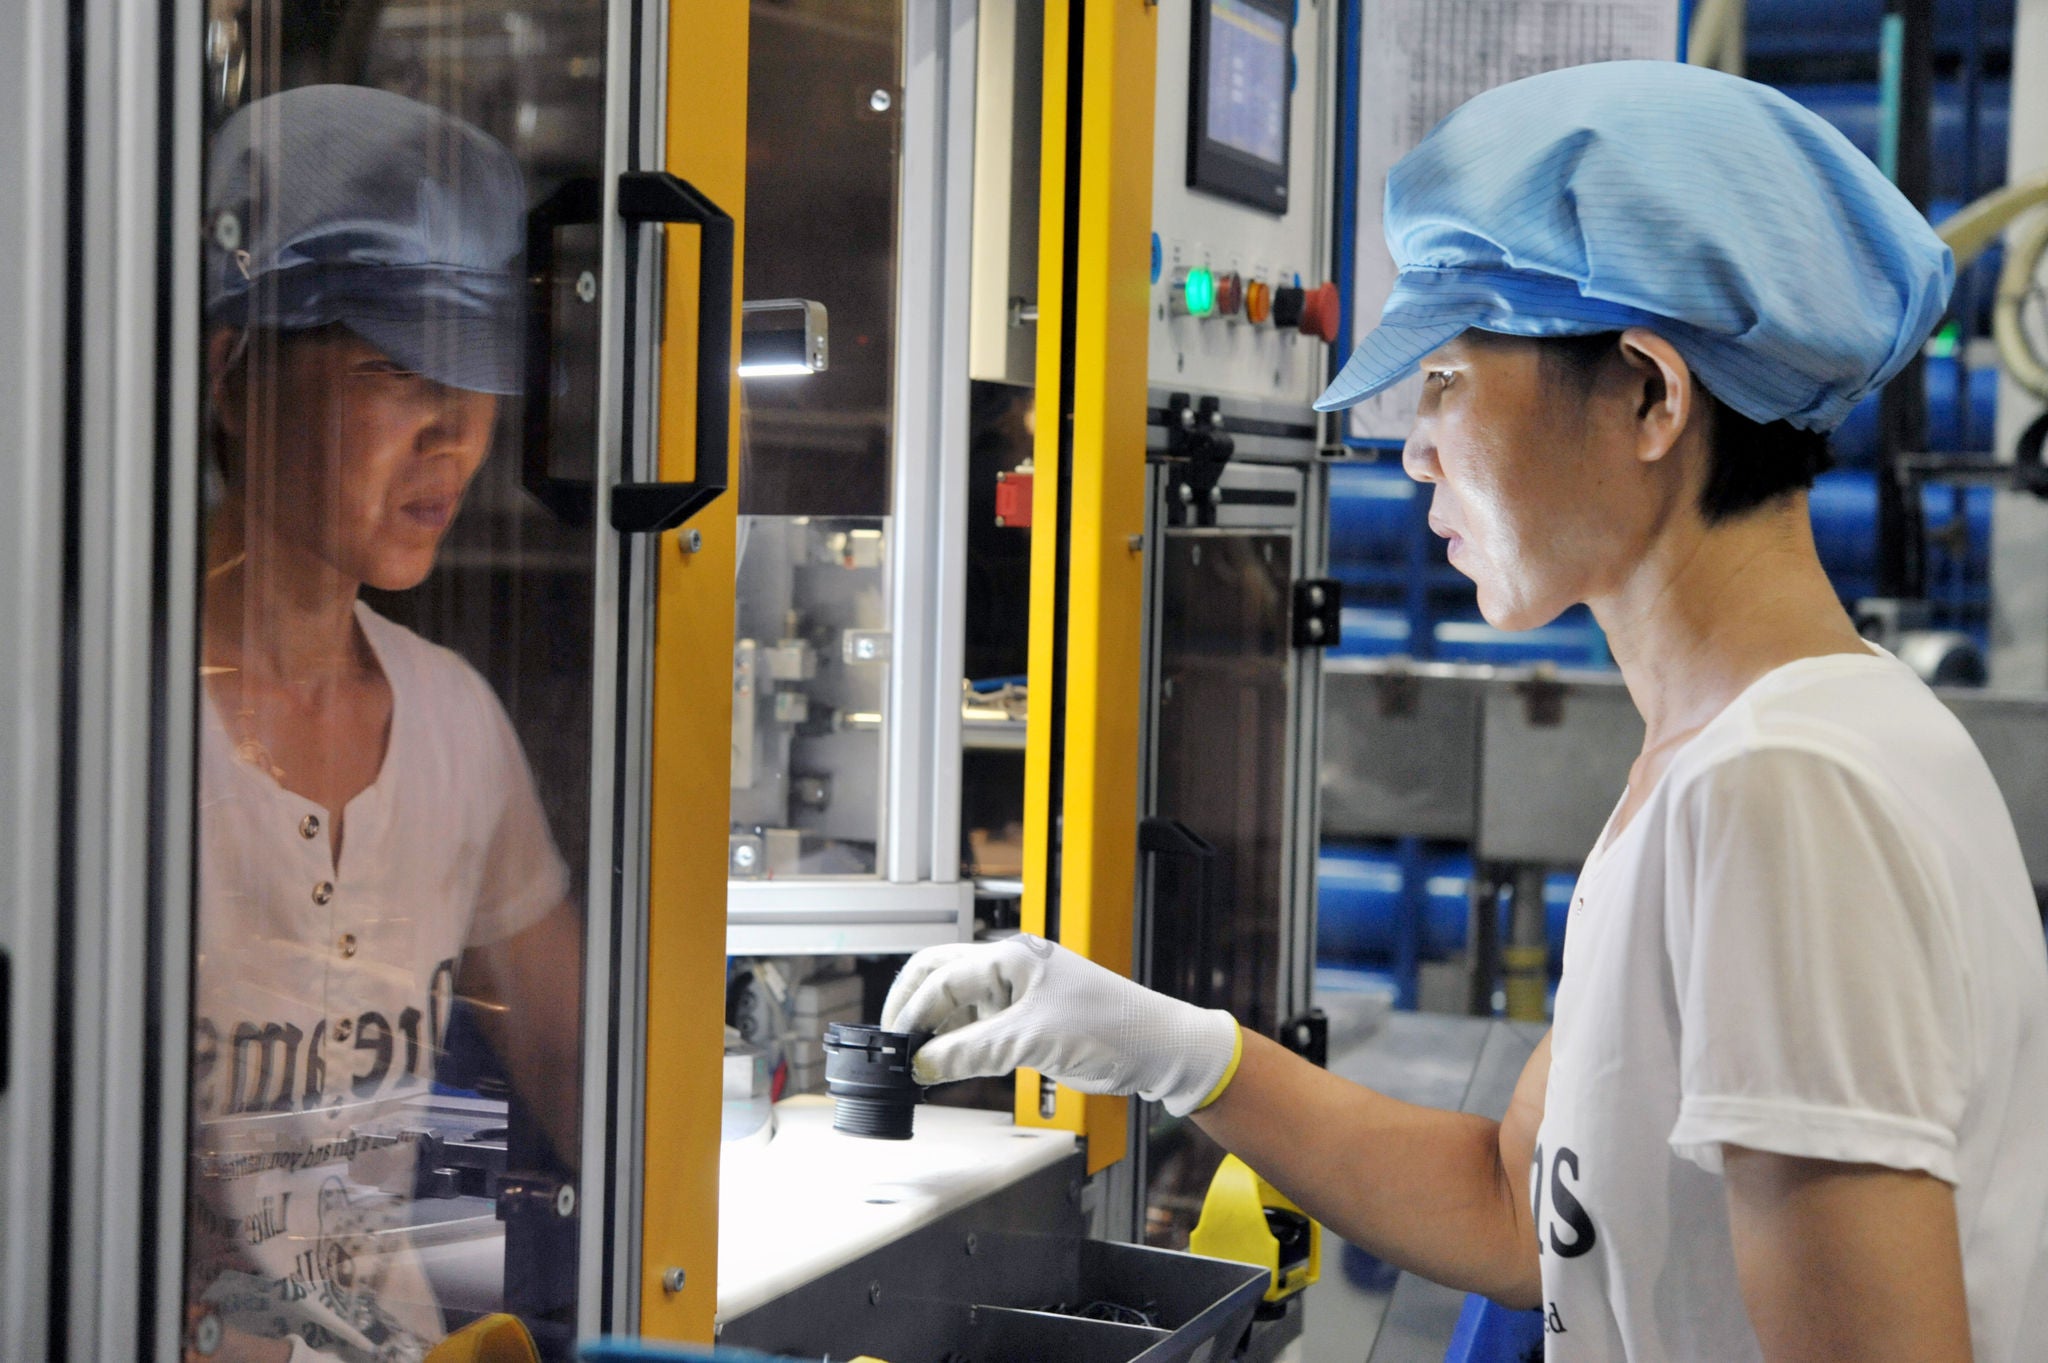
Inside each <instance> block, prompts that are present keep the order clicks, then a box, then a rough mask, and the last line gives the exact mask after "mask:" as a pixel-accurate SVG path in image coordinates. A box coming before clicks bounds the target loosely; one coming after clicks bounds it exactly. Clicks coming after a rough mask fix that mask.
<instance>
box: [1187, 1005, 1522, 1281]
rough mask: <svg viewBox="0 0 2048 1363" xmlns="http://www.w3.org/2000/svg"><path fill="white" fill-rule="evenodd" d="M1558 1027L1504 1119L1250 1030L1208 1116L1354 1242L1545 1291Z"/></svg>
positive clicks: (1201, 1118)
mask: <svg viewBox="0 0 2048 1363" xmlns="http://www.w3.org/2000/svg"><path fill="white" fill-rule="evenodd" d="M1549 1075H1550V1037H1549V1036H1548V1035H1547V1034H1546V1035H1545V1036H1544V1038H1543V1040H1542V1041H1541V1042H1539V1043H1538V1044H1537V1046H1536V1050H1535V1053H1534V1054H1532V1055H1531V1056H1530V1057H1529V1062H1528V1064H1527V1065H1526V1066H1525V1067H1524V1068H1523V1070H1522V1077H1521V1079H1520V1080H1519V1081H1518V1082H1517V1083H1516V1085H1515V1094H1514V1097H1513V1099H1512V1100H1511V1101H1510V1102H1509V1104H1508V1110H1507V1114H1506V1116H1505V1117H1504V1118H1503V1119H1502V1120H1501V1121H1498V1122H1494V1121H1489V1120H1487V1119H1486V1118H1484V1117H1476V1116H1472V1115H1470V1114H1467V1113H1460V1112H1444V1111H1440V1110H1438V1109H1436V1108H1428V1107H1417V1106H1415V1105H1414V1104H1412V1103H1403V1102H1399V1101H1397V1100H1395V1099H1392V1098H1389V1097H1387V1096H1385V1095H1384V1094H1380V1093H1375V1092H1373V1091H1372V1090H1371V1089H1367V1088H1363V1087H1361V1086H1359V1085H1357V1084H1354V1083H1352V1082H1351V1081H1349V1080H1347V1079H1341V1078H1339V1077H1338V1076H1336V1075H1334V1074H1331V1073H1330V1072H1329V1071H1327V1070H1323V1069H1319V1068H1317V1067H1316V1066H1314V1065H1312V1064H1310V1063H1309V1062H1308V1061H1306V1060H1303V1059H1302V1058H1301V1057H1300V1056H1297V1055H1295V1054H1294V1053H1293V1052H1291V1051H1289V1050H1287V1049H1286V1048H1285V1047H1283V1046H1281V1045H1279V1044H1278V1043H1277V1042H1274V1041H1269V1040H1267V1039H1266V1038H1265V1037H1262V1036H1256V1035H1253V1034H1252V1033H1250V1032H1247V1033H1245V1037H1244V1055H1243V1058H1242V1059H1241V1060H1240V1061H1239V1062H1238V1067H1237V1074H1236V1077H1234V1078H1233V1079H1232V1080H1231V1081H1230V1084H1229V1086H1228V1087H1226V1088H1225V1089H1224V1090H1223V1093H1222V1096H1221V1097H1219V1098H1217V1099H1216V1101H1215V1102H1213V1103H1211V1104H1210V1105H1209V1106H1208V1107H1205V1108H1203V1109H1201V1110H1200V1111H1198V1112H1197V1113H1195V1117H1194V1120H1195V1122H1196V1124H1197V1125H1199V1126H1200V1127H1201V1128H1202V1129H1203V1130H1204V1131H1206V1132H1208V1133H1209V1135H1210V1136H1211V1137H1213V1138H1214V1139H1215V1140H1216V1141H1217V1143H1218V1144H1220V1145H1222V1146H1223V1147H1224V1148H1226V1149H1228V1150H1229V1151H1231V1152H1232V1153H1233V1154H1235V1155H1237V1156H1238V1157H1239V1158H1240V1159H1242V1160H1243V1161H1244V1162H1245V1163H1247V1164H1249V1165H1251V1166H1252V1167H1253V1168H1254V1169H1257V1170H1258V1171H1259V1173H1260V1174H1261V1175H1263V1176H1264V1177H1265V1178H1266V1179H1267V1180H1268V1181H1269V1182H1271V1183H1272V1184H1273V1186H1275V1187H1276V1188H1278V1189H1280V1191H1282V1192H1283V1193H1286V1194H1287V1195H1288V1196H1289V1197H1291V1198H1293V1199H1294V1200H1295V1202H1297V1203H1298V1204H1300V1206H1301V1208H1302V1210H1303V1211H1305V1212H1307V1213H1308V1214H1309V1215H1310V1216H1313V1217H1314V1218H1315V1219H1316V1220H1318V1221H1320V1222H1322V1223H1323V1224H1324V1225H1326V1226H1328V1227H1329V1228H1330V1229H1331V1230H1332V1231H1334V1232H1336V1233H1337V1234H1338V1235H1341V1236H1342V1237H1344V1239H1345V1240H1346V1241H1348V1242H1350V1243H1351V1244H1354V1245H1357V1246H1358V1247H1359V1248H1360V1249H1363V1250H1365V1251H1367V1252H1368V1253H1371V1254H1373V1255H1376V1256H1377V1257H1379V1258H1381V1259H1384V1260H1386V1261H1387V1262H1388V1263H1390V1264H1394V1265H1396V1266H1397V1267H1400V1268H1404V1269H1409V1270H1411V1271H1413V1272H1416V1273H1419V1274H1421V1275H1422V1276H1423V1277H1425V1278H1429V1279H1432V1280H1434V1281H1436V1282H1440V1283H1444V1284H1446V1285H1447V1286H1450V1287H1455V1288H1459V1289H1462V1290H1464V1291H1468V1292H1479V1293H1482V1294H1484V1295H1485V1296H1488V1297H1491V1298H1493V1299H1494V1300H1496V1301H1499V1302H1502V1303H1503V1304H1505V1305H1509V1306H1517V1307H1531V1306H1535V1305H1536V1304H1537V1303H1538V1301H1539V1300H1540V1299H1541V1295H1542V1289H1541V1283H1540V1281H1539V1274H1538V1268H1537V1257H1536V1230H1535V1226H1534V1223H1533V1221H1532V1215H1531V1210H1530V1203H1529V1169H1530V1164H1531V1161H1532V1159H1533V1156H1534V1152H1535V1148H1536V1132H1537V1129H1538V1127H1539V1126H1540V1125H1541V1124H1542V1121H1543V1093H1544V1086H1545V1084H1546V1082H1547V1080H1548V1079H1549Z"/></svg>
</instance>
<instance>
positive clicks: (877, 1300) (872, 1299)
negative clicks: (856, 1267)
mask: <svg viewBox="0 0 2048 1363" xmlns="http://www.w3.org/2000/svg"><path fill="white" fill-rule="evenodd" d="M881 1304H882V1285H881V1284H880V1283H878V1282H876V1283H869V1284H868V1305H869V1306H880V1305H881Z"/></svg>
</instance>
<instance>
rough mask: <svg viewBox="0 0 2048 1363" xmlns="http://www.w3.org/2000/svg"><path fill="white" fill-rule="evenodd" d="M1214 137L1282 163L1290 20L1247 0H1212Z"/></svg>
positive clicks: (1211, 120) (1211, 113)
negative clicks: (1268, 11)
mask: <svg viewBox="0 0 2048 1363" xmlns="http://www.w3.org/2000/svg"><path fill="white" fill-rule="evenodd" d="M1208 75H1209V126H1208V128H1207V130H1206V131H1207V133H1208V136H1209V140H1210V141H1212V142H1220V143H1222V144H1223V145H1224V146H1226V147H1229V148H1231V149H1232V150H1233V151H1240V152H1243V153H1245V154H1246V155H1247V156H1254V157H1257V158H1258V159H1259V160H1261V161H1264V162H1266V163H1268V164H1269V165H1275V166H1278V165H1282V164H1284V163H1285V161H1286V156H1287V124H1286V119H1287V21H1286V20H1285V19H1282V18H1280V17H1278V16H1277V15H1273V14H1269V13H1267V12H1266V11H1265V10H1262V9H1258V8H1255V7H1254V6H1252V5H1249V4H1246V3H1244V0H1209V72H1208Z"/></svg>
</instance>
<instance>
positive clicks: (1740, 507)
mask: <svg viewBox="0 0 2048 1363" xmlns="http://www.w3.org/2000/svg"><path fill="white" fill-rule="evenodd" d="M1538 339H1539V344H1541V345H1542V347H1543V349H1542V351H1541V354H1542V356H1543V361H1542V362H1543V364H1544V365H1545V367H1546V368H1548V369H1549V370H1550V372H1551V373H1552V374H1555V375H1559V376H1561V377H1564V378H1566V379H1568V380H1569V381H1571V382H1573V383H1575V384H1577V385H1578V386H1579V387H1580V388H1581V389H1582V390H1588V391H1590V389H1591V387H1592V383H1593V373H1594V371H1595V370H1597V369H1598V368H1599V367H1600V365H1601V364H1602V363H1603V362H1605V361H1606V360H1607V359H1609V358H1610V357H1611V356H1613V355H1614V353H1615V352H1616V350H1617V349H1618V348H1619V346H1620V342H1621V333H1620V332H1618V331H1602V332H1598V333H1596V334H1594V335H1591V336H1546V337H1541V338H1538ZM1694 381H1695V382H1696V383H1697V382H1698V376H1697V375H1695V376H1694ZM1699 391H1700V395H1701V396H1702V397H1704V398H1705V399H1706V400H1707V412H1708V415H1709V417H1710V422H1709V426H1708V429H1709V431H1710V432H1711V435H1710V437H1709V444H1708V457H1707V482H1706V486H1704V487H1702V488H1701V489H1700V514H1701V515H1702V516H1704V517H1706V521H1707V524H1708V525H1719V524H1721V523H1722V522H1723V521H1729V520H1733V519H1735V518H1736V517H1737V516H1740V515H1742V514H1744V513H1745V512H1748V511H1754V510H1755V509H1756V508H1757V507H1760V506H1762V505H1764V504H1765V503H1767V502H1773V501H1776V500H1777V499H1779V498H1780V497H1784V496H1786V495H1787V494H1789V493H1793V492H1803V491H1805V490H1806V489H1808V488H1811V487H1812V486H1813V480H1814V479H1815V478H1817V477H1818V476H1820V475H1821V474H1823V473H1826V472H1827V471H1828V470H1829V469H1830V468H1833V467H1834V463H1835V460H1834V455H1833V454H1832V453H1830V452H1829V450H1828V438H1827V436H1826V434H1825V433H1823V432H1821V431H1803V430H1801V429H1799V428H1798V427H1797V426H1794V425H1793V424H1792V423H1791V422H1789V421H1769V422H1764V421H1752V420H1751V419H1750V418H1748V417H1746V416H1744V415H1743V414H1742V413H1740V412H1738V411H1736V410H1735V409H1734V408H1733V407H1730V406H1729V405H1728V404H1727V403H1725V402H1723V401H1721V400H1720V399H1719V398H1717V397H1715V396H1714V395H1713V394H1712V393H1711V392H1709V391H1708V390H1707V387H1706V385H1705V384H1699Z"/></svg>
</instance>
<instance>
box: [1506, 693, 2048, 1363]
mask: <svg viewBox="0 0 2048 1363" xmlns="http://www.w3.org/2000/svg"><path fill="white" fill-rule="evenodd" d="M1569 923H1570V926H1569V929H1568V931H1567V934H1566V939H1565V957H1564V977H1563V981H1562V983H1561V984H1560V985H1559V987H1558V991H1557V1011H1556V1021H1555V1027H1554V1029H1553V1031H1552V1035H1551V1047H1552V1049H1551V1063H1550V1086H1549V1092H1548V1097H1547V1100H1546V1107H1545V1111H1544V1118H1543V1126H1542V1131H1541V1134H1540V1137H1539V1146H1538V1149H1537V1153H1536V1160H1535V1164H1534V1169H1533V1174H1534V1176H1533V1178H1532V1180H1531V1194H1530V1196H1531V1201H1532V1203H1533V1204H1534V1206H1535V1210H1536V1230H1537V1236H1538V1239H1539V1242H1540V1244H1539V1249H1540V1252H1541V1263H1542V1271H1543V1297H1544V1317H1545V1322H1546V1326H1547V1329H1548V1331H1549V1334H1548V1336H1547V1344H1548V1352H1547V1355H1546V1356H1547V1357H1548V1358H1549V1359H1551V1360H1564V1361H1565V1363H1609V1361H1610V1360H1612V1361H1614V1363H1619V1360H1623V1359H1627V1360H1631V1363H1662V1360H1673V1361H1674V1363H1676V1361H1677V1360H1689V1361H1696V1363H1742V1361H1743V1360H1747V1359H1757V1358H1760V1357H1761V1353H1760V1350H1759V1346H1758V1344H1757V1340H1756V1336H1755V1333H1754V1331H1753V1330H1752V1329H1751V1327H1750V1324H1749V1317H1748V1314H1747V1311H1746V1310H1745V1308H1744V1305H1743V1301H1742V1296H1741V1293H1740V1291H1739V1289H1738V1286H1737V1282H1736V1275H1735V1258H1734V1253H1733V1249H1732V1247H1731V1244H1730V1237H1729V1228H1728V1215H1727V1204H1726V1201H1725V1198H1724V1192H1723V1187H1722V1179H1721V1146H1722V1143H1723V1142H1730V1143H1733V1144H1736V1145H1741V1146H1746V1147H1749V1148H1752V1149H1758V1150H1766V1151H1772V1152H1776V1153H1781V1154H1788V1155H1800V1156H1808V1157H1812V1158H1816V1159H1826V1160H1838V1161H1843V1162H1851V1163H1867V1164H1876V1165H1883V1166H1886V1167H1890V1168H1896V1169H1911V1170H1924V1171H1926V1172H1928V1173H1930V1174H1933V1175H1934V1176H1935V1177H1937V1178H1940V1179H1941V1180H1943V1181H1944V1182H1946V1183H1949V1184H1951V1185H1953V1187H1954V1188H1955V1199H1956V1216H1957V1220H1958V1222H1959V1225H1960V1229H1961V1233H1962V1247H1963V1266H1964V1278H1965V1283H1966V1287H1967V1291H1968V1297H1969V1310H1970V1332H1971V1337H1972V1342H1973V1344H1974V1347H1975V1351H1976V1358H1977V1360H1978V1363H2024V1361H2025V1360H2035V1359H2039V1358H2041V1357H2043V1356H2044V1351H2048V945H2044V943H2043V940H2042V932H2041V923H2040V919H2039V917H2038V916H2037V908H2036V904H2035V900H2034V895H2033V890H2032V887H2031V885H2030V883H2029V880H2028V876H2027V871H2026V867H2025V864H2024V863H2023V861H2022V859H2021V854H2020V847H2019V842H2018V840H2017V839H2016V838H2015V836H2014V834H2013V829H2012V820H2011V818H2010V816H2009V815H2008V814H2007V813H2006V809H2005V804H2004V801H2003V800H2002V799H2001V797H2000V795H1999V793H1998V788H1997V786H1996V785H1995V784H1994V783H1993V781H1992V778H1991V773H1990V772H1989V770H1988V769H1986V767H1985V765H1984V761H1983V758H1982V757H1981V756H1979V754H1978V752H1977V750H1976V748H1975V747H1974V746H1973V745H1972V744H1971V742H1970V739H1969V736H1968V735H1967V734H1966V733H1965V732H1964V730H1963V727H1962V725H1961V724H1960V723H1958V722H1957V720H1956V719H1955V717H1954V716H1953V715H1951V714H1950V713H1949V712H1948V710H1947V709H1946V708H1945V707H1944V706H1943V705H1942V704H1941V702H1940V701H1939V700H1937V699H1936V698H1935V696H1934V694H1933V693H1932V692H1930V691H1929V690H1928V689H1927V688H1926V687H1925V686H1923V685H1922V684H1921V683H1920V680H1919V679H1918V678H1917V677H1915V676H1914V675H1913V673H1912V672H1911V671H1910V670H1909V669H1908V668H1907V667H1905V666H1904V665H1903V664H1901V663H1899V662H1898V661H1897V660H1895V659H1893V658H1891V657H1890V656H1889V655H1881V656H1869V657H1858V656H1853V655H1840V656H1833V657H1824V658H1808V659H1803V660H1801V661H1798V662H1794V663H1791V664H1789V665H1788V666H1785V667H1781V668H1779V669H1777V670H1776V671H1774V672H1771V673H1770V674H1768V675H1767V676H1765V677H1763V678H1762V679H1761V680H1759V681H1758V682H1757V683H1756V684H1755V685H1753V686H1751V687H1750V688H1749V689H1748V690H1747V691H1746V692H1744V693H1743V695H1742V696H1741V697H1740V698H1738V699H1737V700H1736V701H1735V703H1734V704H1732V705H1731V706H1729V707H1728V709H1727V710H1726V711H1724V712H1723V713H1722V714H1721V715H1719V716H1718V717H1716V718H1715V720H1714V721H1713V722H1712V723H1711V724H1709V725H1708V726H1707V727H1706V728H1705V729H1703V730H1702V731H1701V732H1700V733H1699V735H1698V736H1696V737H1695V738H1693V739H1692V740H1691V741H1690V742H1689V743H1687V744H1686V746H1685V747H1684V748H1683V749H1681V750H1680V751H1679V752H1678V753H1677V754H1676V755H1675V756H1674V758H1673V759H1672V763H1671V766H1670V768H1669V770H1668V771H1667V772H1666V774H1665V776H1664V777H1663V779H1662V780H1661V781H1660V782H1659V783H1658V784H1657V786H1656V787H1655V789H1654V790H1652V792H1651V794H1650V797H1649V799H1648V801H1647V802H1646V803H1645V804H1644V805H1643V807H1642V808H1641V809H1639V810H1638V811H1637V812H1636V815H1635V817H1634V819H1633V820H1632V821H1631V822H1630V823H1629V824H1628V825H1627V827H1625V828H1624V829H1623V830H1622V831H1621V833H1620V834H1619V836H1614V837H1611V838H1608V837H1603V838H1602V842H1601V846H1599V847H1597V848H1596V849H1595V851H1594V853H1593V856H1592V858H1591V859H1590V860H1589V861H1588V862H1587V864H1586V868H1585V871H1584V872H1583V874H1582V876H1581V878H1580V880H1579V887H1578V892H1577V894H1576V895H1575V896H1574V898H1573V901H1572V907H1571V912H1570V919H1569Z"/></svg>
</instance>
